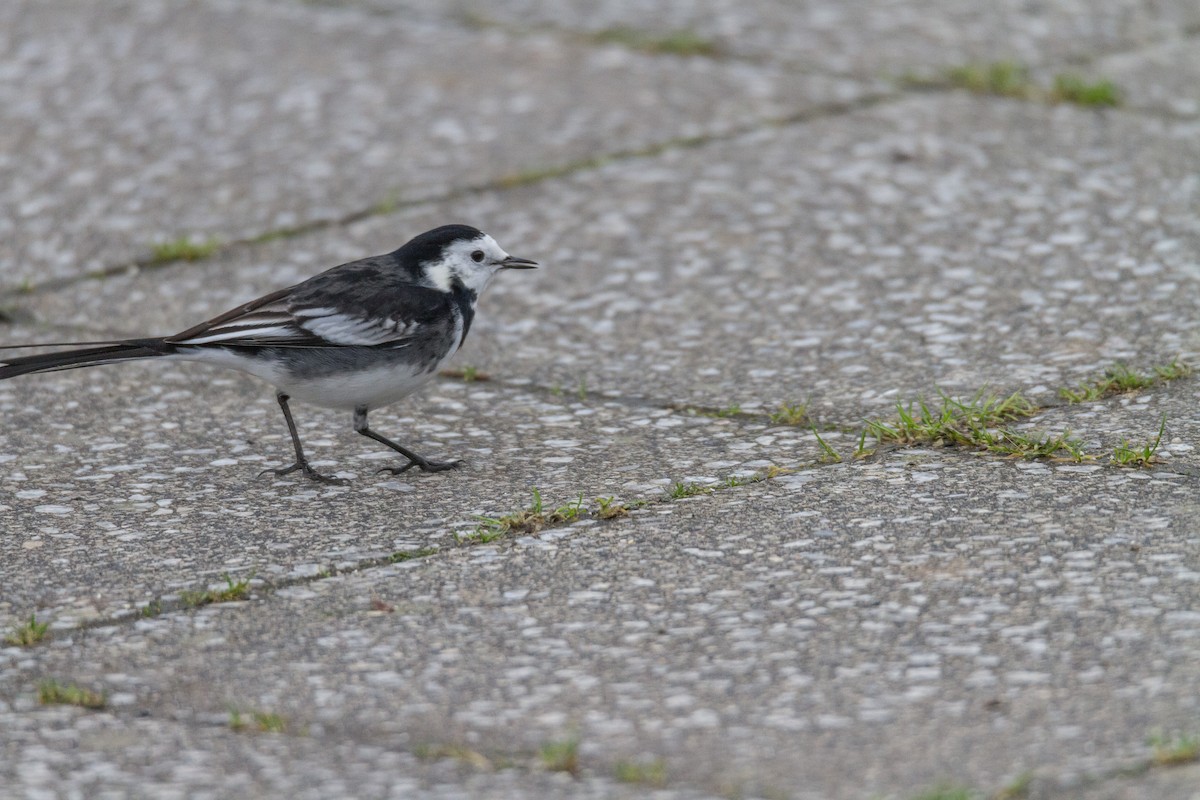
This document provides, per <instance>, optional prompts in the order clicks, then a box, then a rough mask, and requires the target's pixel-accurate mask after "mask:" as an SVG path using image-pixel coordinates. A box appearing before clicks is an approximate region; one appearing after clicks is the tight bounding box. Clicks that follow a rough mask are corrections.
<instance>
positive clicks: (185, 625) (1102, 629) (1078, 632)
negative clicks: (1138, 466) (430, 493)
mask: <svg viewBox="0 0 1200 800" xmlns="http://www.w3.org/2000/svg"><path fill="white" fill-rule="evenodd" d="M1112 474H1113V473H1112V471H1106V470H1095V471H1081V470H1078V469H1073V468H1072V467H1071V465H1065V464H1063V465H1055V466H1051V467H1046V466H1044V465H1041V464H1034V465H1029V464H1024V463H1014V462H1010V461H1000V460H995V459H970V458H962V457H960V456H958V455H957V454H955V453H944V452H939V451H937V450H924V451H919V450H918V451H907V452H903V453H896V454H894V455H892V456H890V457H887V458H883V459H879V460H875V461H869V462H857V463H848V464H843V465H837V466H832V467H821V468H816V469H811V470H808V471H805V472H802V473H799V474H796V475H791V476H785V477H782V478H778V479H775V480H771V481H768V482H766V483H761V484H756V485H754V486H748V487H741V488H737V489H731V490H726V491H723V492H718V493H716V494H714V495H711V496H704V497H697V498H692V499H690V500H685V501H678V502H674V503H671V504H669V505H665V506H661V507H655V508H653V509H645V510H642V511H636V512H634V514H633V516H631V517H629V518H627V519H623V520H615V521H612V522H610V523H608V524H603V525H594V526H586V527H572V528H567V529H564V530H559V531H554V532H550V533H548V534H546V535H542V536H531V537H522V538H519V539H517V540H515V541H511V542H506V543H503V544H501V545H499V546H488V547H477V548H471V549H469V550H460V551H453V552H449V553H447V554H444V555H435V556H431V557H429V558H424V559H419V560H416V561H410V562H406V563H404V564H399V565H394V566H391V567H384V568H379V569H375V570H369V571H367V572H363V573H360V574H355V575H346V576H341V577H335V578H332V579H328V580H322V581H317V582H314V583H311V584H307V585H304V586H296V587H293V588H288V589H284V590H281V591H280V592H278V593H276V594H274V595H272V596H270V597H266V598H264V599H261V600H259V601H256V602H253V603H249V604H238V605H236V606H232V607H221V606H214V607H210V608H207V609H203V610H200V611H197V612H191V613H172V614H167V615H164V616H162V617H159V618H157V619H151V620H146V621H143V622H140V623H138V624H136V625H126V626H119V627H110V628H102V629H96V630H90V631H80V632H75V633H71V634H69V635H66V636H64V637H62V638H61V639H55V640H53V641H51V642H49V643H48V644H47V645H44V646H41V647H39V648H37V649H36V650H33V651H28V653H29V654H28V655H24V654H22V658H21V661H17V660H16V659H15V658H14V659H13V660H12V661H10V662H9V664H10V666H9V667H8V668H7V669H5V670H4V672H3V674H2V675H0V686H3V687H4V692H5V693H6V694H7V695H8V696H10V697H14V698H16V699H15V700H14V701H13V702H14V703H16V706H17V708H18V709H20V708H23V707H24V706H25V705H27V704H28V702H29V701H28V700H27V699H26V698H27V697H28V696H29V695H30V692H31V691H32V687H33V686H34V685H35V683H36V680H38V679H40V678H41V677H43V676H48V675H53V676H60V679H63V680H67V679H76V677H77V676H89V677H90V678H91V680H92V683H93V684H96V685H98V686H99V687H101V688H105V689H108V690H109V691H112V692H114V693H115V692H120V694H121V696H122V702H121V703H120V704H116V703H114V711H113V712H112V713H114V714H116V715H117V716H118V717H121V718H129V717H131V716H133V715H136V714H146V715H149V716H150V717H152V718H158V717H160V716H162V715H172V714H174V715H180V714H181V715H182V718H180V719H179V721H180V722H187V723H189V724H191V725H198V724H201V723H202V722H203V721H204V720H208V719H210V718H214V717H216V718H221V719H225V717H226V715H227V710H226V709H227V706H228V705H230V704H231V703H232V704H236V705H238V706H240V707H246V708H254V709H260V710H268V711H271V712H274V713H279V714H282V715H283V716H285V717H286V718H287V719H289V720H291V721H292V723H293V724H295V725H296V726H297V728H298V729H302V730H304V731H306V735H307V736H308V737H311V738H312V739H314V740H317V741H320V742H323V743H327V745H326V746H327V747H329V748H331V749H332V748H334V747H336V746H341V745H344V744H345V743H347V742H351V741H353V742H359V741H364V742H369V743H371V745H372V746H374V747H379V748H383V749H384V750H388V749H391V748H402V747H409V748H411V747H412V746H413V742H414V741H424V742H431V743H438V744H443V745H447V746H451V745H461V746H464V747H469V748H470V749H472V750H474V751H478V752H480V753H483V754H484V755H485V756H486V757H488V758H489V759H496V760H499V759H500V758H502V757H505V756H507V757H512V758H518V757H524V756H527V755H528V754H530V753H536V752H537V751H538V748H539V747H540V746H541V745H543V744H545V743H546V742H551V741H558V740H562V739H563V738H564V737H566V736H568V735H575V736H577V737H578V740H579V742H580V758H581V760H582V762H583V763H584V765H585V768H586V769H587V771H588V772H589V773H592V774H596V775H605V774H611V770H612V769H614V767H615V765H616V764H617V763H619V762H622V761H627V760H630V759H636V758H644V759H645V758H662V759H663V760H664V762H665V764H666V770H667V774H669V775H670V776H671V778H672V783H679V784H681V785H685V786H695V787H698V788H702V789H708V790H709V791H714V792H719V793H722V794H727V793H729V792H736V793H740V794H742V795H744V796H778V795H784V796H790V797H804V798H807V797H828V798H838V797H847V798H849V797H862V796H865V795H870V794H872V793H878V794H881V795H882V796H886V797H911V796H914V795H915V794H917V793H918V792H919V791H921V790H922V789H923V788H924V787H927V786H932V785H935V784H937V783H939V782H953V783H960V784H964V785H969V786H978V787H995V786H1000V785H1002V784H1003V783H1005V782H1007V781H1010V780H1012V779H1013V778H1015V777H1016V776H1018V775H1019V774H1021V773H1023V772H1025V771H1027V770H1034V771H1035V773H1036V774H1037V775H1039V776H1040V779H1042V780H1052V781H1053V783H1054V785H1058V786H1067V787H1069V786H1071V785H1074V784H1077V783H1078V782H1079V781H1082V780H1085V779H1087V778H1088V777H1089V776H1092V775H1096V774H1101V773H1107V772H1109V771H1111V770H1113V769H1116V768H1118V767H1121V766H1125V765H1128V764H1131V763H1136V762H1137V760H1138V759H1140V758H1144V757H1145V755H1146V753H1147V748H1146V745H1145V741H1146V737H1147V736H1148V735H1149V733H1151V732H1153V730H1155V729H1161V730H1179V729H1185V728H1186V726H1188V725H1190V724H1191V722H1192V721H1193V720H1194V719H1195V715H1196V712H1197V708H1196V698H1197V694H1196V692H1195V689H1196V686H1197V685H1198V684H1197V681H1198V680H1200V669H1198V668H1197V662H1196V659H1195V657H1194V656H1195V644H1196V636H1197V632H1198V631H1200V628H1198V626H1197V620H1196V614H1195V613H1194V612H1193V611H1192V609H1193V608H1195V607H1196V605H1197V602H1198V600H1200V597H1197V590H1198V587H1200V582H1198V581H1197V575H1198V573H1197V572H1196V564H1197V556H1198V555H1200V538H1198V530H1197V527H1196V519H1197V518H1198V515H1197V509H1196V506H1195V497H1196V480H1195V479H1194V478H1189V477H1187V476H1179V475H1169V474H1158V473H1155V474H1152V475H1150V476H1149V477H1148V478H1147V479H1146V480H1143V481H1138V482H1116V483H1114V482H1112V481H1111V480H1110V478H1111V475H1112ZM7 652H11V651H7ZM22 661H23V662H24V663H22ZM384 689H386V691H384ZM228 735H229V736H233V735H234V734H232V733H230V734H228ZM305 746H307V745H305ZM87 749H88V748H87V747H86V746H85V748H84V750H85V752H86V750H87ZM914 753H919V754H920V756H919V757H916V758H914V757H913V754H914ZM523 754H524V755H523ZM782 754H787V755H786V757H783V756H782ZM1180 796H1183V795H1180Z"/></svg>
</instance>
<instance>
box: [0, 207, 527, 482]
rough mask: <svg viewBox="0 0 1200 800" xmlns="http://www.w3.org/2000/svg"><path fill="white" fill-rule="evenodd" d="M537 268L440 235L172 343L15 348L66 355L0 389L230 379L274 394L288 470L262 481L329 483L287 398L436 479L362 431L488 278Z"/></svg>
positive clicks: (321, 278) (8, 371) (489, 245)
mask: <svg viewBox="0 0 1200 800" xmlns="http://www.w3.org/2000/svg"><path fill="white" fill-rule="evenodd" d="M536 266H537V263H536V262H534V261H530V260H529V259H526V258H517V257H516V256H510V255H509V254H508V253H506V252H504V250H503V249H502V248H501V247H500V245H498V244H496V240H495V239H493V238H492V237H491V236H488V235H487V234H486V233H483V232H482V231H479V230H476V229H475V228H472V227H470V226H469V225H445V226H443V227H440V228H435V229H434V230H431V231H427V232H425V233H422V234H421V235H420V236H417V237H416V238H415V239H413V240H412V241H410V242H408V243H407V244H405V245H404V246H403V247H401V248H400V249H399V250H396V251H395V252H392V253H388V254H387V255H382V256H375V257H373V258H364V259H361V260H359V261H351V262H349V263H347V264H342V265H341V266H337V267H334V268H333V269H330V270H328V271H326V272H322V273H321V274H320V275H316V276H314V277H312V278H309V279H308V280H306V281H304V282H303V283H299V284H296V285H295V286H292V287H289V288H287V289H280V290H279V291H276V292H272V293H270V294H268V295H264V296H263V297H260V298H258V299H257V300H252V301H251V302H249V303H246V304H245V305H243V306H239V307H237V308H234V309H232V310H230V311H227V312H225V313H224V314H221V315H220V316H218V317H215V318H213V319H210V320H209V321H208V322H203V323H201V324H199V325H197V326H195V327H194V328H188V329H187V330H185V331H183V332H182V333H177V334H175V335H174V336H164V337H157V338H146V339H126V340H123V341H110V342H90V343H86V342H70V343H56V344H54V345H23V346H28V347H38V346H41V347H50V346H58V347H66V346H69V347H73V348H76V349H71V350H65V351H59V352H55V353H48V354H44V355H33V356H23V357H19V358H8V359H0V379H4V378H15V377H17V376H18V375H26V374H29V373H33V372H54V371H57V370H64V369H77V368H79V367H92V366H97V365H99V364H112V363H115V362H118V361H131V360H137V359H146V358H172V359H182V360H188V361H202V362H205V363H208V364H216V365H218V366H222V367H231V368H233V369H236V370H240V371H242V372H248V373H250V374H251V375H255V376H257V377H259V378H262V379H263V380H265V381H267V382H268V383H270V384H273V385H274V386H275V389H276V392H275V396H276V398H277V399H278V401H279V407H280V408H281V409H282V410H283V418H284V420H285V421H286V422H287V427H288V432H289V433H290V434H291V436H292V445H293V446H294V447H295V450H296V462H295V463H294V464H292V465H291V466H289V467H282V468H280V469H274V470H266V472H273V473H274V474H275V475H287V474H288V473H290V472H295V471H296V470H300V471H302V472H303V473H304V474H305V475H306V476H308V477H309V478H312V479H313V480H317V481H323V482H327V483H339V482H340V481H339V480H337V479H336V478H331V477H328V476H325V475H322V474H321V473H319V472H317V471H316V470H314V469H313V468H312V467H311V466H309V463H308V459H306V458H305V457H304V449H303V448H302V447H301V446H300V437H299V435H298V434H297V433H296V423H295V422H294V421H293V420H292V412H291V410H290V409H289V408H288V401H289V400H290V399H292V398H295V399H296V400H300V401H303V402H307V403H312V404H314V405H318V406H325V407H327V408H339V409H349V410H352V411H353V412H354V430H356V431H357V432H358V433H361V434H362V435H363V436H367V437H369V438H371V439H374V440H375V441H377V442H379V443H380V444H384V445H387V446H388V447H390V448H392V449H393V450H395V451H396V452H398V453H400V454H401V455H402V456H404V457H405V458H407V459H408V463H407V464H404V465H403V466H400V467H385V468H384V469H385V470H387V471H389V472H393V473H400V472H404V471H405V470H408V469H411V468H412V467H417V468H419V469H421V470H422V471H424V472H440V471H442V470H447V469H453V468H454V467H457V466H458V465H459V464H460V463H461V462H458V461H449V462H439V461H430V460H428V459H425V458H422V457H421V456H419V455H417V454H416V453H414V452H412V451H411V450H408V449H406V448H404V447H402V446H401V445H399V444H396V443H395V442H393V441H391V440H389V439H386V438H384V437H383V436H381V435H379V434H378V433H376V432H375V431H373V430H371V429H370V428H369V427H367V414H368V412H370V411H371V410H372V409H375V408H379V407H381V406H385V405H387V404H389V403H394V402H395V401H397V400H399V399H400V398H402V397H405V396H407V395H410V394H412V393H413V392H414V391H416V390H417V389H418V388H420V386H421V385H422V384H424V383H425V382H427V381H428V380H429V379H430V378H432V377H433V376H434V375H435V374H437V372H438V370H439V369H441V368H442V367H443V366H444V365H445V364H446V362H447V361H449V360H450V358H451V357H452V356H453V355H454V353H455V352H456V351H457V350H458V348H460V347H461V346H462V344H463V342H464V341H465V340H466V338H467V333H468V331H470V329H471V320H472V319H473V318H474V316H475V303H476V301H477V300H478V298H479V295H480V294H481V293H482V292H483V290H484V289H485V288H487V285H488V283H489V282H490V281H491V280H492V278H493V277H495V275H496V273H497V272H499V271H501V270H504V269H532V268H534V267H536ZM3 349H9V348H3ZM381 471H382V470H381ZM266 472H264V473H263V474H266Z"/></svg>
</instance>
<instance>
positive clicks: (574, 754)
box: [540, 736, 579, 776]
mask: <svg viewBox="0 0 1200 800" xmlns="http://www.w3.org/2000/svg"><path fill="white" fill-rule="evenodd" d="M540 753H541V757H542V766H544V767H545V768H546V769H548V770H550V771H552V772H566V773H569V774H571V775H575V776H578V775H579V739H578V738H577V737H574V736H572V737H571V738H569V739H563V740H561V741H555V742H547V743H546V744H544V745H542V747H541V751H540Z"/></svg>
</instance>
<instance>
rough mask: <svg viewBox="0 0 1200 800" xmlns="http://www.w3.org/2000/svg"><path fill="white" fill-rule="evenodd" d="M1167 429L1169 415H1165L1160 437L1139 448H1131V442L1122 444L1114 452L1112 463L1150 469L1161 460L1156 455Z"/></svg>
mask: <svg viewBox="0 0 1200 800" xmlns="http://www.w3.org/2000/svg"><path fill="white" fill-rule="evenodd" d="M1166 429H1167V415H1166V414H1163V418H1162V423H1161V424H1160V425H1159V426H1158V435H1157V436H1155V437H1154V440H1153V441H1151V442H1147V443H1146V444H1144V445H1142V446H1141V447H1139V448H1136V449H1135V448H1133V447H1130V446H1129V440H1128V439H1127V440H1125V441H1123V442H1121V444H1119V445H1117V447H1116V449H1115V450H1113V454H1112V462H1113V463H1114V464H1116V465H1117V466H1120V467H1149V466H1151V465H1152V464H1154V463H1156V462H1157V461H1158V460H1159V459H1158V456H1156V455H1155V453H1157V452H1158V446H1159V445H1160V444H1161V443H1162V437H1163V432H1164V431H1165V430H1166Z"/></svg>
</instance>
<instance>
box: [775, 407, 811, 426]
mask: <svg viewBox="0 0 1200 800" xmlns="http://www.w3.org/2000/svg"><path fill="white" fill-rule="evenodd" d="M770 418H771V424H772V425H804V424H806V423H808V424H811V420H809V418H808V403H780V404H779V408H778V409H776V410H775V411H772V412H771V415H770Z"/></svg>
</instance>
